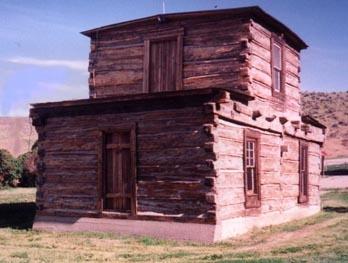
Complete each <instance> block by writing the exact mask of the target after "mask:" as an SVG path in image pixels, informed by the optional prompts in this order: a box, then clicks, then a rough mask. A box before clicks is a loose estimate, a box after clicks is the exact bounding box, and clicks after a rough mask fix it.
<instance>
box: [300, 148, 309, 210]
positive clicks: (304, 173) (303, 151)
mask: <svg viewBox="0 0 348 263" xmlns="http://www.w3.org/2000/svg"><path fill="white" fill-rule="evenodd" d="M299 170H300V171H299V175H300V178H299V179H300V180H299V197H298V202H299V203H305V202H307V201H308V146H307V145H306V144H302V143H300V154H299Z"/></svg>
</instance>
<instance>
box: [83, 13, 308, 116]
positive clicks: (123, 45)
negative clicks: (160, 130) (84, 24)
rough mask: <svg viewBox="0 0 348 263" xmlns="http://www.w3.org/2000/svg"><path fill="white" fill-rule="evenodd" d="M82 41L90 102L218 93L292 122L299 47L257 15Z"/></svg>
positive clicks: (210, 16) (174, 22)
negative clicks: (249, 100)
mask: <svg viewBox="0 0 348 263" xmlns="http://www.w3.org/2000/svg"><path fill="white" fill-rule="evenodd" d="M82 34H84V35H86V36H88V37H90V39H91V50H90V56H89V73H90V77H89V89H90V97H91V98H101V97H109V96H120V95H130V94H144V93H154V92H169V91H177V90H191V89H203V88H221V89H226V90H232V91H240V92H243V93H248V94H249V95H252V96H254V98H255V100H254V101H255V102H253V103H254V104H256V103H257V105H258V106H259V107H263V108H268V110H275V111H278V112H283V113H286V114H287V113H293V114H295V115H297V116H299V113H300V89H299V83H300V76H299V73H300V51H301V50H302V49H304V48H306V47H307V45H306V44H305V43H304V42H303V40H301V39H300V38H299V37H298V36H297V35H296V34H295V33H294V32H292V31H291V30H290V29H289V28H288V27H286V26H285V25H284V24H282V23H281V22H279V21H278V20H276V19H275V18H273V17H272V16H270V15H268V14H267V13H265V12H264V11H263V10H262V9H260V8H259V7H246V8H237V9H225V10H212V11H199V12H188V13H176V14H162V15H156V16H151V17H147V18H142V19H137V20H132V21H127V22H123V23H118V24H114V25H109V26H104V27H100V28H96V29H92V30H88V31H84V32H82ZM269 106H271V107H269Z"/></svg>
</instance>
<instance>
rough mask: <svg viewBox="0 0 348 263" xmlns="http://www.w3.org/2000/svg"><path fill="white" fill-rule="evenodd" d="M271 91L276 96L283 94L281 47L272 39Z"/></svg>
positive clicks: (278, 42) (280, 43)
mask: <svg viewBox="0 0 348 263" xmlns="http://www.w3.org/2000/svg"><path fill="white" fill-rule="evenodd" d="M272 90H273V94H274V95H277V94H280V93H282V92H284V77H283V45H282V42H281V41H278V40H276V39H274V38H272Z"/></svg>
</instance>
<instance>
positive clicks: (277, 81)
mask: <svg viewBox="0 0 348 263" xmlns="http://www.w3.org/2000/svg"><path fill="white" fill-rule="evenodd" d="M273 89H274V90H275V91H280V71H278V70H277V69H273Z"/></svg>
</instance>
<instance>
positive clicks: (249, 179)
mask: <svg viewBox="0 0 348 263" xmlns="http://www.w3.org/2000/svg"><path fill="white" fill-rule="evenodd" d="M246 183H247V190H248V191H251V190H253V169H252V168H247V182H246Z"/></svg>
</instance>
